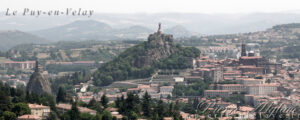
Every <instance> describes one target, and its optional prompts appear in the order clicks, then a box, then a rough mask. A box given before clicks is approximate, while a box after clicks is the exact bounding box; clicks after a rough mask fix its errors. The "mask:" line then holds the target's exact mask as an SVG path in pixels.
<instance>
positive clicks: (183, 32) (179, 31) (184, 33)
mask: <svg viewBox="0 0 300 120" xmlns="http://www.w3.org/2000/svg"><path fill="white" fill-rule="evenodd" d="M164 32H165V33H168V34H173V35H174V37H189V36H191V35H192V33H191V32H190V31H188V30H187V29H186V28H185V27H183V26H182V25H176V26H174V27H171V28H168V29H165V30H164Z"/></svg>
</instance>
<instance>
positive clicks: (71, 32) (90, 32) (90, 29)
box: [32, 20, 153, 41]
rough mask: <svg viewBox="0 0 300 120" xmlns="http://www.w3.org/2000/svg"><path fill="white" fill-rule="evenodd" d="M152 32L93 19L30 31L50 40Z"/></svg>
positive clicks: (136, 35) (142, 36) (143, 35)
mask: <svg viewBox="0 0 300 120" xmlns="http://www.w3.org/2000/svg"><path fill="white" fill-rule="evenodd" d="M150 32H153V31H152V30H150V29H148V28H146V27H143V26H137V25H136V26H131V27H127V28H122V29H113V28H112V27H110V26H109V25H108V24H105V23H102V22H98V21H94V20H85V21H75V22H72V23H70V24H66V25H62V26H58V27H54V28H50V29H44V30H39V31H34V32H32V33H33V34H35V35H38V36H41V37H44V38H47V39H50V40H51V41H62V40H63V41H82V40H114V39H145V38H146V37H147V35H148V34H149V33H150Z"/></svg>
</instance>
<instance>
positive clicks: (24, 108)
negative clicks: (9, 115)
mask: <svg viewBox="0 0 300 120" xmlns="http://www.w3.org/2000/svg"><path fill="white" fill-rule="evenodd" d="M11 111H12V112H14V113H15V114H16V115H17V116H22V115H25V114H30V113H31V111H30V109H29V107H28V104H26V103H16V104H14V105H13V108H12V110H11Z"/></svg>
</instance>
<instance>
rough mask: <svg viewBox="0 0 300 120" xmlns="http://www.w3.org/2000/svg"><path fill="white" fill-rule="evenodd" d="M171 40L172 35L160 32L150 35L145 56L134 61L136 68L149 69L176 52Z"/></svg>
mask: <svg viewBox="0 0 300 120" xmlns="http://www.w3.org/2000/svg"><path fill="white" fill-rule="evenodd" d="M173 40H174V39H173V35H168V34H161V33H160V32H156V33H154V34H150V35H149V37H148V41H147V44H146V48H147V49H146V51H145V54H144V55H143V56H139V57H137V58H136V60H135V65H136V67H149V66H151V65H152V64H153V63H154V62H157V61H158V60H160V59H163V58H167V57H169V56H170V55H171V54H172V53H174V52H175V51H176V47H175V45H174V43H173Z"/></svg>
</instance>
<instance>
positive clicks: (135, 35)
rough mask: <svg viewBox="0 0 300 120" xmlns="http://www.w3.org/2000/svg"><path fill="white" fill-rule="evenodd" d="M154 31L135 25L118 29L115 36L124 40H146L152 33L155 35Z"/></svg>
mask: <svg viewBox="0 0 300 120" xmlns="http://www.w3.org/2000/svg"><path fill="white" fill-rule="evenodd" d="M153 32H154V31H153V30H150V29H149V28H146V27H143V26H139V25H135V26H131V27H128V28H123V29H116V30H115V32H114V33H115V34H114V35H115V36H117V37H119V38H123V39H126V38H127V39H145V38H147V36H148V35H149V34H150V33H153Z"/></svg>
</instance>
